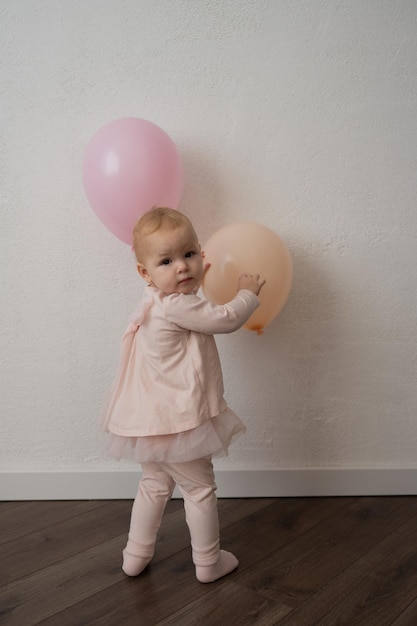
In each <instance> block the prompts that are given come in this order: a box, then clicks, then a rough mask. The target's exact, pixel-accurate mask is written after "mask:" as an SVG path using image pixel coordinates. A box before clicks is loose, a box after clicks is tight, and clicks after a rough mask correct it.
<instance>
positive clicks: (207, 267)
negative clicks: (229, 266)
mask: <svg viewBox="0 0 417 626" xmlns="http://www.w3.org/2000/svg"><path fill="white" fill-rule="evenodd" d="M201 258H202V259H203V261H204V259H205V258H206V253H205V252H204V250H202V251H201ZM210 267H211V263H204V267H203V279H202V280H203V281H204V278H205V276H206V274H207V272H208V270H209V269H210Z"/></svg>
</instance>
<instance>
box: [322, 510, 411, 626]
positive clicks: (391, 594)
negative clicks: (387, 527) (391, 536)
mask: <svg viewBox="0 0 417 626" xmlns="http://www.w3.org/2000/svg"><path fill="white" fill-rule="evenodd" d="M416 521H417V520H416V518H414V525H413V527H412V528H410V525H408V532H407V533H405V534H404V533H397V539H398V540H399V542H398V544H397V550H395V551H394V552H392V553H391V554H388V555H387V556H386V557H385V559H383V560H382V559H381V561H380V563H379V564H378V568H377V570H374V571H373V572H371V571H369V569H368V572H367V576H366V577H362V579H361V581H360V582H359V583H358V584H357V585H356V587H355V588H354V589H352V590H351V591H350V592H348V593H347V594H346V595H345V597H344V598H343V600H342V601H341V602H339V603H338V604H337V605H336V606H334V607H333V609H332V610H331V611H329V612H328V613H327V614H326V615H325V616H324V618H323V619H322V620H321V621H320V624H321V625H322V626H332V625H333V624H355V623H358V620H359V619H360V620H361V622H362V623H364V624H366V625H367V626H391V624H392V622H393V621H394V620H395V619H396V618H397V617H399V616H400V615H401V613H403V612H404V610H405V609H406V608H407V606H408V604H409V600H408V598H409V597H410V594H412V593H415V591H416V589H417V524H416Z"/></svg>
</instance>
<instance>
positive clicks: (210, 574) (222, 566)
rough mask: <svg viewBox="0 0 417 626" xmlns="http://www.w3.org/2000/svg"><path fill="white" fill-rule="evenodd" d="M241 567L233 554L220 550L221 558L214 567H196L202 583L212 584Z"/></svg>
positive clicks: (198, 578) (198, 577)
mask: <svg viewBox="0 0 417 626" xmlns="http://www.w3.org/2000/svg"><path fill="white" fill-rule="evenodd" d="M238 565H239V561H238V560H237V558H236V557H235V555H234V554H232V553H231V552H226V551H225V550H220V556H219V560H218V561H217V563H214V565H204V566H203V565H196V568H195V572H196V576H197V580H199V581H200V583H212V582H214V581H215V580H218V579H219V578H222V576H226V574H230V572H233V570H234V569H236V568H237V566H238Z"/></svg>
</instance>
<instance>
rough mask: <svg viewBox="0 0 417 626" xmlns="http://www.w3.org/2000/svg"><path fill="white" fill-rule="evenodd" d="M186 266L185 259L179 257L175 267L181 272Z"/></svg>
mask: <svg viewBox="0 0 417 626" xmlns="http://www.w3.org/2000/svg"><path fill="white" fill-rule="evenodd" d="M187 267H188V266H187V260H186V259H180V260H179V261H178V264H177V268H178V271H179V272H183V271H184V270H186V269H187Z"/></svg>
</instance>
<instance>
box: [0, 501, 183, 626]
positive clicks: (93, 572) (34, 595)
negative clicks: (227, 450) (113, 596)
mask: <svg viewBox="0 0 417 626" xmlns="http://www.w3.org/2000/svg"><path fill="white" fill-rule="evenodd" d="M119 502H120V501H119ZM128 504H129V507H130V504H131V503H128ZM121 529H122V526H120V528H119V530H121ZM161 531H162V532H160V537H159V541H158V549H157V551H156V553H155V557H154V560H153V563H156V562H158V561H160V560H163V559H165V558H169V557H170V556H172V554H174V553H175V552H176V551H178V550H180V549H184V548H185V547H186V546H188V544H189V541H190V540H189V535H188V530H187V527H186V525H185V521H184V513H183V510H182V503H181V502H179V501H178V500H175V501H174V500H173V501H171V502H170V503H168V505H167V510H166V514H165V516H164V520H163V523H162V525H161ZM126 533H127V528H126V527H125V526H123V533H122V534H120V535H119V536H116V537H115V538H114V539H111V540H109V541H106V542H102V543H100V544H98V545H96V546H94V547H93V548H91V549H88V550H84V551H82V552H80V553H78V554H75V555H74V556H70V557H68V558H65V559H63V560H61V561H60V562H58V563H54V564H52V565H50V566H49V567H44V568H42V569H39V570H37V571H35V572H33V573H32V574H30V575H28V576H25V577H24V578H21V579H19V580H16V581H13V582H11V583H9V584H8V585H4V586H3V587H0V607H1V609H0V615H1V616H2V618H3V620H6V621H2V624H3V623H4V624H6V623H7V624H10V626H12V625H16V626H21V625H22V624H25V626H29V624H32V623H33V624H37V623H38V622H39V621H40V620H41V619H46V618H48V617H51V616H53V615H54V614H55V613H57V612H60V611H62V610H63V609H66V608H68V607H70V606H72V605H73V604H75V603H77V602H80V601H81V600H83V599H86V598H88V597H90V596H92V595H94V594H96V593H99V592H100V591H103V590H105V589H108V588H109V587H111V586H112V585H113V584H114V583H115V582H121V581H125V580H126V577H125V575H124V574H123V572H122V571H121V561H122V549H123V547H124V545H125V543H126ZM73 541H74V542H76V537H74V538H73Z"/></svg>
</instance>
